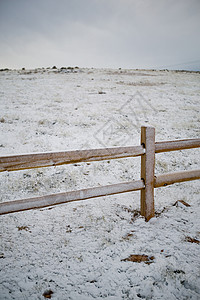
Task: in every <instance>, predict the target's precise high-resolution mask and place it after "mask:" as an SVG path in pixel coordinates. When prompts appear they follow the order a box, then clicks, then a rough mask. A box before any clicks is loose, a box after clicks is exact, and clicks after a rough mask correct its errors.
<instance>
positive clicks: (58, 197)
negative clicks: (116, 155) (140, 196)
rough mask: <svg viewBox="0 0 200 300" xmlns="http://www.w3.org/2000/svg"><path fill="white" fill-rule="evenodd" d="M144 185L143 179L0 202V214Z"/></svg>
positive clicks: (129, 190)
mask: <svg viewBox="0 0 200 300" xmlns="http://www.w3.org/2000/svg"><path fill="white" fill-rule="evenodd" d="M144 187H145V185H144V182H143V180H137V181H132V182H125V183H119V184H112V185H107V186H103V187H95V188H89V189H82V190H78V191H72V192H66V193H59V194H53V195H48V196H43V197H35V198H29V199H24V200H16V201H10V202H4V203H1V204H0V215H4V214H8V213H11V212H18V211H23V210H29V209H33V208H43V207H48V206H52V205H57V204H63V203H67V202H72V201H78V200H87V199H90V198H96V197H102V196H108V195H114V194H120V193H125V192H133V191H138V190H141V189H143V188H144Z"/></svg>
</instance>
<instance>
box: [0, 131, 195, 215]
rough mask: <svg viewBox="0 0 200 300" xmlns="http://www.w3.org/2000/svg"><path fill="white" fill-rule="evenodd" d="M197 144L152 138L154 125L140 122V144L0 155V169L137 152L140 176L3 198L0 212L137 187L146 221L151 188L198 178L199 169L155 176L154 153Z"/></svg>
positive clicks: (150, 210) (151, 202)
mask: <svg viewBox="0 0 200 300" xmlns="http://www.w3.org/2000/svg"><path fill="white" fill-rule="evenodd" d="M198 147H200V139H188V140H177V141H167V142H155V128H153V127H144V126H143V127H141V145H140V146H134V147H115V148H104V149H92V150H78V151H63V152H52V153H35V154H25V155H12V156H2V157H0V172H3V171H17V170H23V169H32V168H39V167H49V166H58V165H63V164H72V163H78V162H79V163H80V162H90V161H100V160H110V159H119V158H126V157H136V156H141V179H140V180H137V181H131V182H125V183H119V184H113V185H107V186H102V187H94V188H89V189H81V190H78V191H71V192H65V193H59V194H53V195H47V196H43V197H34V198H29V199H23V200H16V201H10V202H3V203H1V204H0V215H3V214H8V213H14V212H19V211H24V210H29V209H35V208H43V207H48V206H52V205H58V204H63V203H67V202H71V201H78V200H86V199H90V198H96V197H102V196H107V195H114V194H119V193H125V192H132V191H137V190H140V191H141V215H142V216H144V217H145V219H146V221H148V220H150V219H151V218H152V217H153V216H154V188H158V187H163V186H167V185H169V184H173V183H176V182H183V181H189V180H196V179H200V170H193V171H183V172H175V173H167V174H162V175H159V176H155V174H154V171H155V154H156V153H161V152H168V151H175V150H183V149H191V148H198Z"/></svg>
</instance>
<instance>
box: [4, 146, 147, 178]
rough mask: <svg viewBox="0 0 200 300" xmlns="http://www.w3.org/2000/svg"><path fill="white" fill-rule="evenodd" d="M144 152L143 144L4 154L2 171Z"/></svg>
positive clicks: (119, 156) (112, 157)
mask: <svg viewBox="0 0 200 300" xmlns="http://www.w3.org/2000/svg"><path fill="white" fill-rule="evenodd" d="M144 152H145V150H144V147H143V146H134V147H115V148H104V149H90V150H76V151H63V152H52V153H51V152H49V153H35V154H34V153H33V154H23V155H10V156H2V157H0V172H3V171H16V170H23V169H32V168H38V167H50V166H58V165H63V164H72V163H79V162H90V161H100V160H108V159H116V158H126V157H135V156H140V155H143V154H144Z"/></svg>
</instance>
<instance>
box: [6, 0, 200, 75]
mask: <svg viewBox="0 0 200 300" xmlns="http://www.w3.org/2000/svg"><path fill="white" fill-rule="evenodd" d="M53 65H56V66H57V67H62V66H79V67H108V68H119V67H121V68H169V69H170V68H172V69H193V70H200V0H0V68H12V69H13V68H22V67H25V68H36V67H52V66H53Z"/></svg>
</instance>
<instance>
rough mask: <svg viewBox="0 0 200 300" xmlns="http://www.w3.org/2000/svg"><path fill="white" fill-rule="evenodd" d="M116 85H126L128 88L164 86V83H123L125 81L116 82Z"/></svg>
mask: <svg viewBox="0 0 200 300" xmlns="http://www.w3.org/2000/svg"><path fill="white" fill-rule="evenodd" d="M116 83H117V84H121V85H128V86H159V85H163V84H166V83H165V82H150V81H143V82H142V81H140V82H125V81H117V82H116Z"/></svg>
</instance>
